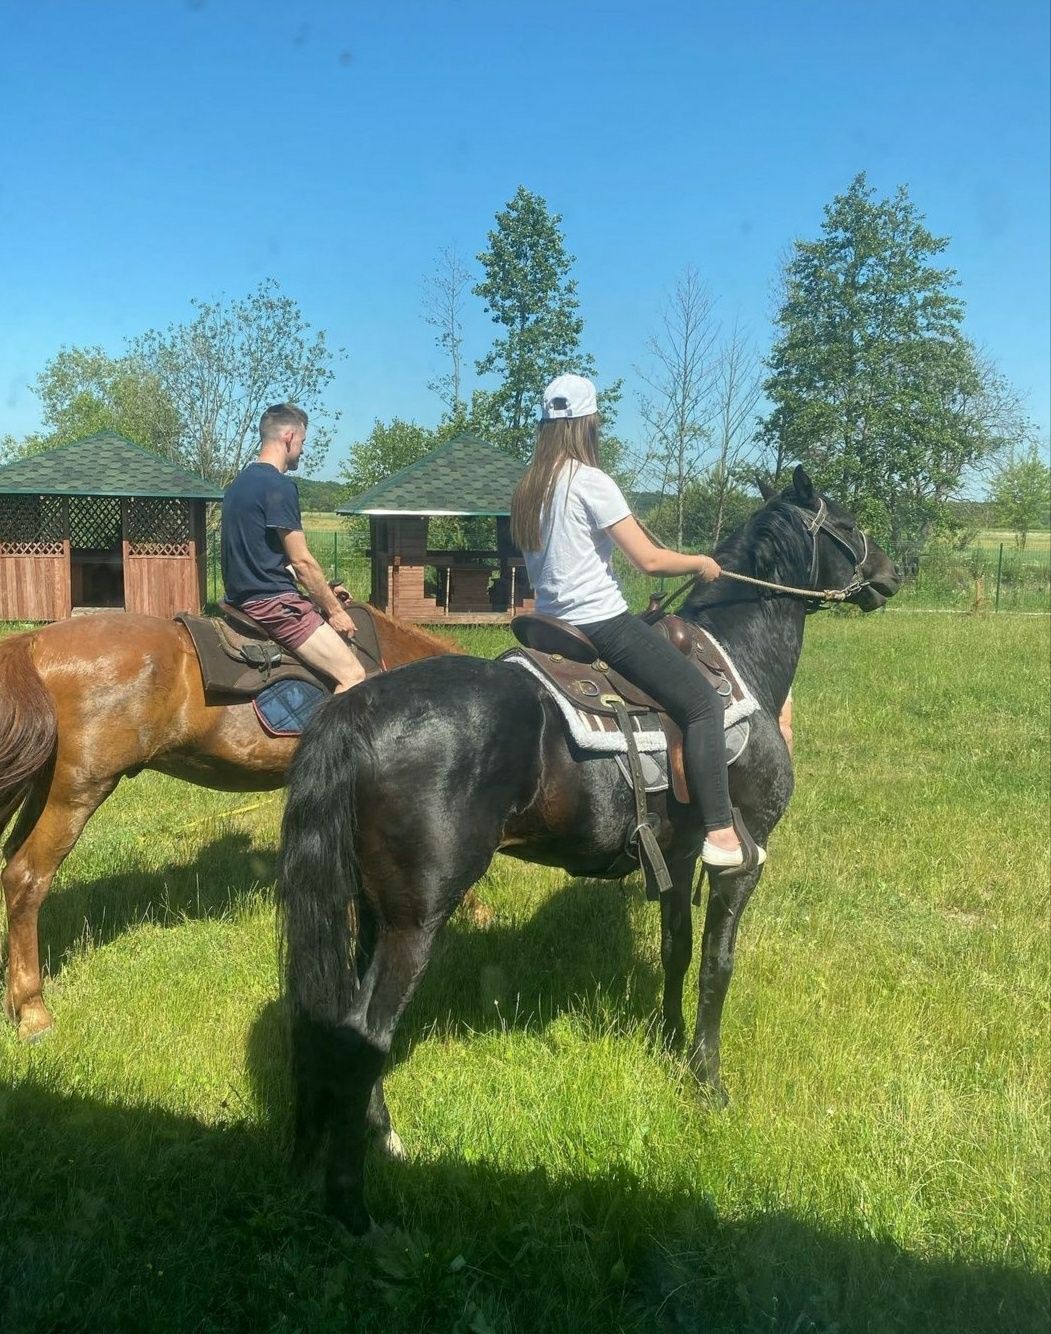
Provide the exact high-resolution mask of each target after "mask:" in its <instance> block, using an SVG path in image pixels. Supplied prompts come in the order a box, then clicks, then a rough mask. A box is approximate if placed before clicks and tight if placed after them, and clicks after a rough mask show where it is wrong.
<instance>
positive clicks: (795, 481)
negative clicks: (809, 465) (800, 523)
mask: <svg viewBox="0 0 1051 1334" xmlns="http://www.w3.org/2000/svg"><path fill="white" fill-rule="evenodd" d="M792 485H793V486H794V487H795V489H796V495H797V496H798V497H799V499H800V500H801V501H802V502H803V504H804V505H806V504H809V502H810V501H811V500H813V499H814V483H813V482H812V481H811V480H810V475H809V474H808V473H807V471H806V469H805V468H804V467H803V465H802V464H801V463H797V464H796V468H795V471H794V472H793V473H792Z"/></svg>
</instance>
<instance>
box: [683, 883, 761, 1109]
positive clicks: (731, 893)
mask: <svg viewBox="0 0 1051 1334" xmlns="http://www.w3.org/2000/svg"><path fill="white" fill-rule="evenodd" d="M759 875H760V872H759V871H752V872H750V873H749V874H748V875H739V876H726V875H722V874H720V873H718V872H715V871H713V870H712V869H709V872H708V878H709V881H710V884H711V889H710V891H709V894H708V911H707V912H706V913H705V916H704V934H703V937H702V940H701V977H700V986H699V990H698V999H697V1026H696V1028H695V1029H694V1035H693V1046H692V1047H691V1049H690V1068H691V1069H692V1070H693V1073H694V1074H695V1075H696V1076H697V1080H698V1082H699V1083H700V1084H702V1085H704V1086H705V1087H707V1088H708V1089H710V1090H711V1092H712V1093H713V1094H714V1095H715V1097H716V1098H717V1100H718V1101H719V1102H722V1103H725V1102H726V1090H725V1089H724V1088H723V1085H722V1082H721V1080H720V1079H719V1031H720V1025H721V1023H722V1014H723V1003H724V1002H725V1000H726V992H727V988H728V987H729V985H730V979H731V977H732V976H733V970H734V947H735V945H736V943H737V930H738V927H739V926H740V925H741V915H742V913H743V912H744V910H745V907H746V906H747V904H748V900H749V899H750V898H751V896H752V890H753V889H754V888H755V886H756V883H757V882H758V880H759Z"/></svg>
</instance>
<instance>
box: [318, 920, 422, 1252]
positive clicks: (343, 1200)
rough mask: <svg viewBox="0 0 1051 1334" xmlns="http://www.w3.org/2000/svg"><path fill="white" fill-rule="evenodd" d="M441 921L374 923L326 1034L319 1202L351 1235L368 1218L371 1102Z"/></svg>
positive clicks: (367, 1222)
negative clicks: (339, 1013) (352, 988)
mask: <svg viewBox="0 0 1051 1334" xmlns="http://www.w3.org/2000/svg"><path fill="white" fill-rule="evenodd" d="M446 915H447V914H446ZM442 921H444V917H442V918H439V919H438V920H434V919H432V920H431V921H430V922H428V923H427V924H426V925H424V926H420V927H405V928H400V929H392V928H390V927H381V928H380V931H379V934H378V937H377V940H376V946H375V949H374V950H373V953H372V958H371V960H370V962H369V965H368V968H367V969H366V971H365V974H364V976H363V978H362V980H361V985H360V987H359V989H358V991H357V993H356V995H355V997H354V1001H353V1004H352V1005H351V1008H350V1012H349V1013H348V1014H347V1016H346V1017H345V1018H344V1019H343V1020H342V1021H341V1022H340V1024H339V1025H338V1027H337V1029H336V1031H335V1033H334V1034H333V1035H332V1037H333V1039H334V1043H335V1052H334V1056H335V1058H336V1061H337V1062H338V1064H337V1065H336V1067H335V1068H334V1069H332V1070H331V1071H330V1075H329V1080H330V1086H329V1092H330V1098H329V1108H330V1112H329V1115H330V1117H331V1121H330V1125H331V1131H332V1133H331V1136H330V1139H329V1157H328V1165H327V1170H326V1174H325V1199H326V1206H327V1208H328V1209H329V1211H330V1212H331V1213H333V1214H335V1215H336V1217H337V1218H339V1219H340V1220H341V1221H342V1222H343V1223H344V1224H345V1225H346V1227H347V1228H348V1229H349V1230H350V1231H351V1232H354V1233H359V1234H360V1233H363V1232H366V1231H368V1228H369V1225H370V1221H371V1220H370V1219H369V1214H368V1210H367V1208H366V1206H365V1147H366V1140H367V1137H368V1128H369V1124H368V1123H369V1109H370V1107H372V1106H375V1101H376V1099H377V1090H378V1091H379V1092H378V1099H379V1102H380V1103H382V1097H383V1094H382V1087H381V1085H380V1079H381V1075H382V1072H383V1066H384V1063H385V1062H386V1059H387V1055H388V1053H389V1052H390V1048H391V1043H392V1041H393V1039H394V1032H395V1029H396V1028H397V1026H398V1020H399V1019H400V1018H401V1015H402V1013H403V1011H404V1009H405V1007H406V1005H408V1003H409V1001H410V1000H411V998H412V994H413V992H414V991H415V989H416V985H417V983H418V982H419V980H420V978H421V977H422V976H423V972H424V969H425V968H426V967H427V962H428V959H429V958H430V953H431V947H432V946H433V944H434V937H435V934H436V932H437V930H438V928H439V927H440V925H441V923H442ZM385 1111H386V1108H385V1106H384V1112H385ZM389 1124H390V1120H389V1117H387V1125H388V1126H389ZM391 1133H392V1134H393V1133H394V1132H393V1131H392V1132H391ZM399 1143H400V1141H399Z"/></svg>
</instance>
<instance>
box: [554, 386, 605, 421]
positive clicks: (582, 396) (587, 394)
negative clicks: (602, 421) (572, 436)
mask: <svg viewBox="0 0 1051 1334" xmlns="http://www.w3.org/2000/svg"><path fill="white" fill-rule="evenodd" d="M593 412H598V399H597V398H596V397H595V386H594V385H593V384H592V383H591V381H590V380H587V379H585V378H584V376H583V375H556V376H555V378H554V379H553V380H552V381H551V383H550V384H549V385H548V387H547V388H546V389H545V390H544V408H543V411H542V413H541V414H540V415H541V416H542V417H543V419H544V421H553V420H554V419H555V418H556V417H590V416H591V414H592V413H593Z"/></svg>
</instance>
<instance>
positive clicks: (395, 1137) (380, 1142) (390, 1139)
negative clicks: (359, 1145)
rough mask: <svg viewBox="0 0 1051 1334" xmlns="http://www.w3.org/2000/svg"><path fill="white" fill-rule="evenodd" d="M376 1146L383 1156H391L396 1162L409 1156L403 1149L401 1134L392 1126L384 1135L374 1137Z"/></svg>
mask: <svg viewBox="0 0 1051 1334" xmlns="http://www.w3.org/2000/svg"><path fill="white" fill-rule="evenodd" d="M376 1147H377V1148H378V1149H379V1151H380V1153H382V1154H383V1156H384V1158H393V1159H394V1160H395V1161H396V1162H401V1161H402V1160H403V1159H405V1158H408V1156H409V1155H408V1153H406V1151H405V1145H404V1144H403V1143H402V1139H401V1136H400V1135H399V1134H398V1132H397V1131H396V1130H395V1129H394V1128H393V1127H391V1129H390V1130H388V1131H387V1133H386V1134H385V1135H378V1136H377V1137H376Z"/></svg>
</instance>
